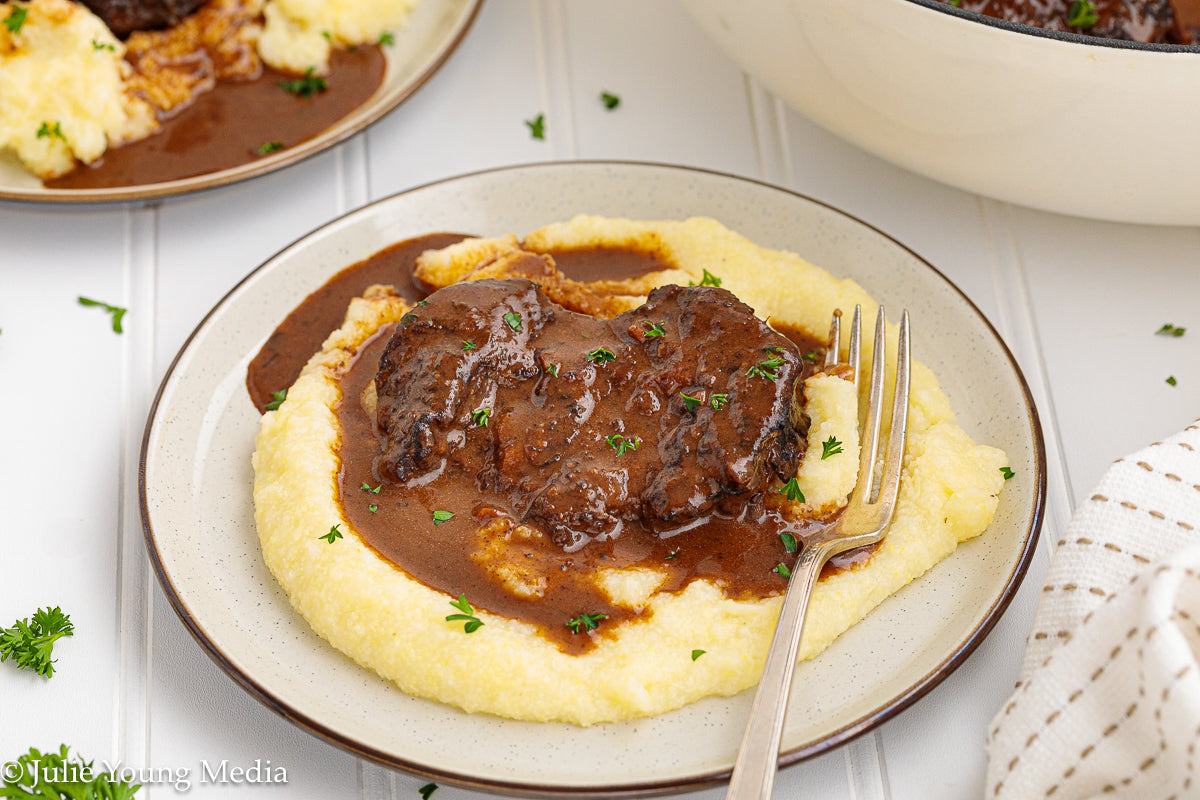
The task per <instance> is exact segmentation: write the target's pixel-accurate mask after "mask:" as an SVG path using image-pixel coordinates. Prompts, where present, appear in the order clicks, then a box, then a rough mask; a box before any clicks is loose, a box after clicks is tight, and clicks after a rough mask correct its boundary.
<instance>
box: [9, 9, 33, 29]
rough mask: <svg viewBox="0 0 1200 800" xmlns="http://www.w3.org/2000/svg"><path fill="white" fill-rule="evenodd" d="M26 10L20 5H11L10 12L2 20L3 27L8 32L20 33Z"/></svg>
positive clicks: (26, 13)
mask: <svg viewBox="0 0 1200 800" xmlns="http://www.w3.org/2000/svg"><path fill="white" fill-rule="evenodd" d="M28 13H29V12H28V11H26V10H25V9H23V8H21V7H20V6H13V10H12V13H11V14H9V15H8V17H7V18H5V20H4V27H6V28H8V32H9V33H20V31H21V26H22V25H24V24H25V17H26V15H28Z"/></svg>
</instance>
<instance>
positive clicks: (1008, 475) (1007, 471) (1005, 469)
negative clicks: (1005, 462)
mask: <svg viewBox="0 0 1200 800" xmlns="http://www.w3.org/2000/svg"><path fill="white" fill-rule="evenodd" d="M1000 474H1001V475H1003V476H1004V480H1006V481H1007V480H1011V479H1012V476H1013V475H1015V474H1016V473H1015V472H1013V471H1012V470H1011V469H1009V468H1008V467H1001V468H1000Z"/></svg>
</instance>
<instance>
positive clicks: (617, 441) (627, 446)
mask: <svg viewBox="0 0 1200 800" xmlns="http://www.w3.org/2000/svg"><path fill="white" fill-rule="evenodd" d="M604 441H606V442H608V443H609V444H611V445H612V446H613V449H614V450H616V451H617V455H618V456H623V455H625V451H626V450H637V449H638V447H639V446H641V444H642V440H641V438H640V437H637V436H633V437H631V438H628V439H626V438H625V437H624V436H622V435H621V434H619V433H614V434H613V435H612V436H605V437H604Z"/></svg>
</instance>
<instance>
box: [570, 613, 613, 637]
mask: <svg viewBox="0 0 1200 800" xmlns="http://www.w3.org/2000/svg"><path fill="white" fill-rule="evenodd" d="M602 619H608V615H607V614H580V615H579V616H578V617H575V619H573V620H570V621H569V622H567V627H568V628H570V629H571V633H579V629H580V628H582V629H583V630H585V631H591V630H595V629H596V626H597V625H599V624H600V620H602Z"/></svg>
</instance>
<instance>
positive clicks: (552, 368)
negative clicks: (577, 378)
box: [546, 361, 558, 378]
mask: <svg viewBox="0 0 1200 800" xmlns="http://www.w3.org/2000/svg"><path fill="white" fill-rule="evenodd" d="M546 374H547V375H553V376H554V377H556V378H557V377H558V364H555V363H554V362H553V361H551V362H550V363H549V364H547V365H546Z"/></svg>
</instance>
